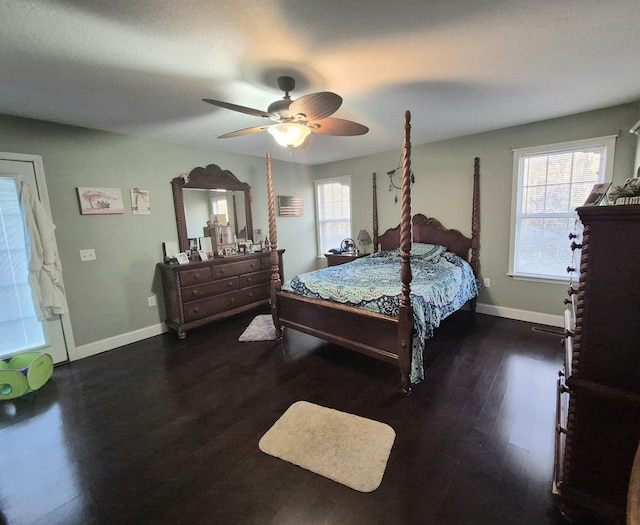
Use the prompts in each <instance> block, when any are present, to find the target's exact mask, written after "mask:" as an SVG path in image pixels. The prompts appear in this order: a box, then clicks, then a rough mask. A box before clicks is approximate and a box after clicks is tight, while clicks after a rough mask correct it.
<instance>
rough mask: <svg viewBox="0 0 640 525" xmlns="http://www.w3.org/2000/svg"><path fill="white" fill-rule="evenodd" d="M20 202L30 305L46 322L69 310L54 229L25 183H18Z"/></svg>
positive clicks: (46, 214) (38, 201) (31, 189)
mask: <svg viewBox="0 0 640 525" xmlns="http://www.w3.org/2000/svg"><path fill="white" fill-rule="evenodd" d="M20 201H21V203H22V212H23V214H24V219H25V224H26V226H27V232H28V239H27V240H28V245H29V248H30V261H29V284H30V285H31V291H32V294H33V300H34V301H33V302H34V305H35V307H36V313H37V314H38V319H40V320H44V319H49V318H51V317H53V316H54V315H58V314H64V313H67V312H68V311H69V308H68V306H67V299H66V297H65V294H64V286H63V284H62V267H61V265H60V258H59V257H58V251H57V249H56V243H55V233H54V232H55V229H56V227H55V225H54V224H53V222H52V221H51V218H50V217H49V214H48V213H47V210H46V209H45V208H44V206H43V205H42V203H41V202H40V199H38V196H37V194H36V193H35V192H34V190H33V188H32V187H31V185H30V184H28V183H27V182H24V181H22V182H20Z"/></svg>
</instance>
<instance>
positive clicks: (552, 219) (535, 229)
mask: <svg viewBox="0 0 640 525" xmlns="http://www.w3.org/2000/svg"><path fill="white" fill-rule="evenodd" d="M614 148H615V137H614V136H611V137H601V138H596V139H590V140H581V141H575V142H565V143H562V144H553V145H548V146H538V147H535V148H526V149H518V150H514V155H513V176H514V184H513V187H514V195H513V203H512V210H513V211H512V215H513V216H512V222H511V249H510V260H509V275H511V276H513V277H522V278H532V279H545V280H549V281H554V282H557V281H563V282H564V281H567V280H568V274H567V266H568V264H567V263H569V262H570V261H571V252H570V251H569V233H571V232H573V231H574V230H575V221H576V219H577V214H576V212H575V209H576V208H577V207H579V206H582V205H583V204H584V202H585V200H586V198H587V196H588V195H589V193H590V192H591V189H592V188H593V186H594V184H599V183H602V182H610V181H611V179H612V169H613V154H614Z"/></svg>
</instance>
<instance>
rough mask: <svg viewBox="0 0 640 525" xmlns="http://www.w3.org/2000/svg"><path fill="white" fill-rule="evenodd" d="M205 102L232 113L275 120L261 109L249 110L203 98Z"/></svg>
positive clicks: (244, 107)
mask: <svg viewBox="0 0 640 525" xmlns="http://www.w3.org/2000/svg"><path fill="white" fill-rule="evenodd" d="M202 100H203V102H206V103H208V104H213V105H214V106H218V107H221V108H225V109H230V110H232V111H239V112H240V113H246V114H247V115H253V116H254V117H265V118H273V115H271V113H267V112H266V111H262V110H261V109H253V108H248V107H246V106H238V105H237V104H231V103H230V102H222V101H221V100H212V99H210V98H203V99H202Z"/></svg>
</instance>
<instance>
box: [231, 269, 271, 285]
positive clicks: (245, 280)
mask: <svg viewBox="0 0 640 525" xmlns="http://www.w3.org/2000/svg"><path fill="white" fill-rule="evenodd" d="M239 279H240V288H246V287H247V286H253V285H255V284H260V283H268V282H269V281H270V280H271V271H270V270H262V271H261V272H253V273H247V274H245V275H241V276H240V277H239Z"/></svg>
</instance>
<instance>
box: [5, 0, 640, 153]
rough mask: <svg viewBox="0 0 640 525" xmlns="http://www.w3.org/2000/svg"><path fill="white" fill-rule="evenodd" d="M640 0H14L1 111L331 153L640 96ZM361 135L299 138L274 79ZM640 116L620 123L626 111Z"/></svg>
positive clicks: (222, 146)
mask: <svg viewBox="0 0 640 525" xmlns="http://www.w3.org/2000/svg"><path fill="white" fill-rule="evenodd" d="M638 28H640V1H639V0H610V1H603V0H535V1H532V0H430V1H429V0H403V2H390V1H388V0H384V1H383V0H322V1H319V0H229V1H219V0H218V1H216V0H0V113H6V114H10V115H20V116H25V117H31V118H36V119H42V120H50V121H54V122H61V123H67V124H74V125H78V126H85V127H90V128H96V129H103V130H111V131H116V132H121V133H126V134H130V135H136V136H141V137H147V138H150V139H157V140H163V141H169V142H176V143H183V144H191V145H195V146H199V147H204V148H209V149H218V150H225V151H230V152H236V153H243V154H248V155H256V156H263V155H264V153H265V151H267V150H270V151H271V152H272V155H273V156H274V158H278V159H283V160H293V161H295V162H299V163H304V164H320V163H325V162H330V161H335V160H341V159H346V158H352V157H358V156H362V155H368V154H371V153H377V152H382V151H390V150H394V149H398V150H399V149H400V147H401V141H402V118H403V113H404V111H405V110H406V109H409V110H411V112H412V115H413V131H412V138H413V140H412V142H413V143H414V144H422V143H426V142H432V141H435V140H440V139H446V138H452V137H457V136H462V135H467V134H471V133H476V132H481V131H486V130H492V129H498V128H502V127H507V126H511V125H516V124H522V123H526V122H532V121H537V120H544V119H547V118H553V117H557V116H562V115H568V114H572V113H578V112H581V111H588V110H591V109H596V108H601V107H606V106H611V105H615V104H619V103H625V102H634V101H639V100H640V38H639V37H638ZM282 74H289V75H291V76H293V77H294V78H295V79H296V81H297V87H296V90H295V91H294V92H293V93H292V97H293V98H294V99H295V98H297V97H299V96H302V95H304V94H307V93H311V92H316V91H333V92H336V93H338V94H339V95H341V96H342V97H343V99H344V102H343V104H342V107H341V108H340V109H339V110H338V111H337V112H336V113H335V115H334V116H335V117H338V118H345V119H350V120H355V121H356V122H360V123H361V124H364V125H366V126H368V127H369V128H370V131H369V133H368V134H366V135H363V136H359V137H327V136H319V135H313V136H312V138H311V142H310V144H309V146H308V147H307V148H306V149H304V150H301V151H295V152H289V151H288V150H285V149H283V148H281V147H279V146H277V145H276V144H275V142H273V139H272V138H271V136H269V135H268V134H267V133H259V134H256V135H248V136H242V137H237V138H231V139H217V138H216V137H217V136H218V135H222V134H223V133H227V132H230V131H234V130H237V129H242V128H247V127H251V126H258V125H263V124H268V123H269V122H270V121H269V120H266V119H261V118H259V117H253V116H249V115H244V114H241V113H237V112H233V111H230V110H227V109H221V108H216V107H214V106H211V105H209V104H205V103H204V102H202V101H201V99H202V98H214V99H218V100H224V101H228V102H232V103H235V104H239V105H243V106H249V107H253V108H257V109H261V110H266V108H267V106H268V105H269V104H270V103H271V102H273V101H275V100H278V99H279V98H281V96H282V95H283V93H282V92H281V91H279V90H278V88H277V84H276V79H277V77H278V76H280V75H282ZM625 124H633V123H621V126H623V125H625Z"/></svg>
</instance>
